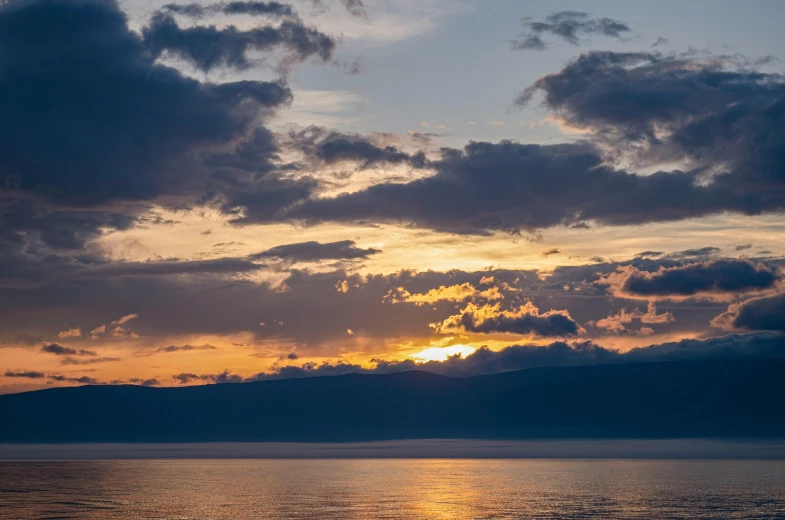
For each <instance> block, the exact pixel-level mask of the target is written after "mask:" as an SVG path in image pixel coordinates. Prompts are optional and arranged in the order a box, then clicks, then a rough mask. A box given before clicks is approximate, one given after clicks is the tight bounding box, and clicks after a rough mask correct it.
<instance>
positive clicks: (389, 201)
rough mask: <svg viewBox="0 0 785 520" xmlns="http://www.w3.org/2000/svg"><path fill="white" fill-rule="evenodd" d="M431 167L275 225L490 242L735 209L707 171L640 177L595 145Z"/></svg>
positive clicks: (459, 159)
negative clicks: (403, 228)
mask: <svg viewBox="0 0 785 520" xmlns="http://www.w3.org/2000/svg"><path fill="white" fill-rule="evenodd" d="M430 167H431V168H433V169H434V170H435V171H436V173H435V174H434V175H432V176H429V177H425V178H420V179H417V180H414V181H411V182H407V183H392V182H390V183H380V184H375V185H373V186H371V187H369V188H367V189H365V190H361V191H358V192H354V193H348V194H344V195H340V196H337V197H332V198H311V199H308V200H304V201H303V202H302V203H300V204H297V205H292V206H291V207H290V208H288V210H287V211H285V212H283V213H279V214H277V215H275V216H274V217H275V220H286V219H294V220H300V221H304V222H306V223H311V224H316V223H321V222H329V221H332V222H347V223H356V222H358V221H360V222H363V221H371V222H391V223H406V224H414V225H416V226H419V227H425V228H430V229H435V230H439V231H448V232H453V233H463V234H483V233H486V232H487V231H488V230H503V231H518V230H526V231H536V230H539V229H542V228H548V227H554V226H569V225H575V224H581V223H585V221H592V220H593V221H596V222H598V223H602V224H608V225H631V224H642V223H646V222H662V221H669V220H680V219H685V218H691V217H699V216H704V215H708V214H711V213H716V212H719V211H723V210H726V209H731V208H730V206H729V204H730V202H729V201H728V200H726V199H727V195H726V193H725V192H724V191H723V190H720V189H719V188H717V187H713V186H701V185H699V184H698V181H699V180H700V177H699V175H698V173H697V172H681V171H675V172H669V173H668V172H657V173H654V174H651V175H646V176H644V175H635V174H632V173H628V172H625V171H621V170H617V169H614V168H612V167H610V166H607V165H606V160H605V158H604V157H603V155H602V153H601V152H600V151H599V149H598V148H596V147H595V146H594V145H592V144H590V143H586V142H584V143H570V144H558V145H526V144H520V143H515V142H511V141H502V142H500V143H496V144H493V143H487V142H472V143H469V144H468V145H466V146H465V147H464V149H463V150H454V149H443V150H442V159H441V160H438V161H432V162H431V163H430ZM739 204H740V205H739V206H738V208H737V209H742V208H741V201H739Z"/></svg>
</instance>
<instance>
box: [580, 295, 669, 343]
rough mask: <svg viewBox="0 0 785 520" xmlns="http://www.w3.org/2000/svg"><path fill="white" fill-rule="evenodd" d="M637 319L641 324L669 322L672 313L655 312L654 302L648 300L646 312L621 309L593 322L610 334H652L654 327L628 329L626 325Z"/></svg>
mask: <svg viewBox="0 0 785 520" xmlns="http://www.w3.org/2000/svg"><path fill="white" fill-rule="evenodd" d="M634 321H638V322H640V323H641V324H646V325H652V324H661V323H671V322H673V321H674V318H673V314H671V313H670V312H664V313H662V314H657V307H656V305H655V304H654V302H649V306H648V308H647V309H646V312H641V311H639V310H638V309H634V310H632V311H627V309H621V310H620V311H619V312H618V313H617V314H611V315H609V316H607V317H605V318H603V319H601V320H597V321H596V322H594V323H593V325H594V326H595V327H597V328H598V329H603V330H605V331H607V332H609V333H611V334H619V335H625V334H626V335H633V336H648V335H650V334H654V329H652V328H651V327H643V326H641V327H639V328H638V329H630V328H629V327H628V325H630V324H631V323H633V322H634Z"/></svg>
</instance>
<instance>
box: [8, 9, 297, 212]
mask: <svg viewBox="0 0 785 520" xmlns="http://www.w3.org/2000/svg"><path fill="white" fill-rule="evenodd" d="M31 42H35V43H31ZM0 49H2V52H1V53H0V76H2V77H3V78H5V80H4V81H3V82H2V84H0V100H1V101H0V121H2V123H1V124H0V155H2V157H3V165H2V169H0V176H2V181H3V182H4V184H6V186H11V187H15V188H17V189H18V190H21V191H22V192H29V193H35V194H38V195H40V196H44V197H47V198H49V199H51V200H57V201H61V202H69V203H74V204H94V203H97V202H102V201H106V200H111V199H115V200H117V199H125V200H143V199H150V198H153V197H155V196H156V195H159V194H162V193H175V194H179V193H183V192H188V191H189V189H198V181H199V179H198V176H197V175H194V173H193V171H192V169H191V168H186V167H184V166H185V163H183V164H180V165H179V167H175V163H177V162H183V160H184V158H185V157H187V155H188V154H189V153H190V152H193V151H194V150H195V149H196V148H198V147H216V148H217V147H220V146H227V145H229V144H230V143H232V142H234V141H236V140H237V139H238V138H240V137H241V136H243V135H245V134H246V133H247V132H248V130H249V129H250V128H251V125H252V124H255V123H256V122H257V120H258V117H259V114H260V112H259V111H260V109H263V108H266V107H274V106H277V105H280V104H282V103H285V102H287V101H288V100H289V99H290V98H291V94H290V92H289V90H288V89H286V88H285V87H283V86H281V85H280V84H277V83H265V82H254V81H240V82H234V83H225V84H220V85H213V84H209V83H200V82H198V81H196V80H193V79H189V78H186V77H184V76H183V75H181V74H180V73H179V72H177V71H176V70H175V69H172V68H169V67H165V66H161V65H157V64H155V61H154V57H153V56H151V55H150V52H149V49H148V47H147V46H146V45H145V43H144V42H143V41H142V40H141V39H140V38H139V36H138V35H137V34H136V33H134V32H132V31H130V30H129V29H128V27H127V24H126V17H125V15H124V14H123V13H122V11H120V9H119V8H118V7H117V5H116V4H115V3H114V2H112V1H98V0H88V1H84V2H76V1H69V0H51V1H40V0H32V1H14V2H8V3H5V4H3V5H2V6H1V7H0ZM191 166H193V165H191Z"/></svg>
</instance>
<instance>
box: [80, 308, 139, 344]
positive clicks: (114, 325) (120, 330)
mask: <svg viewBox="0 0 785 520" xmlns="http://www.w3.org/2000/svg"><path fill="white" fill-rule="evenodd" d="M138 317H139V315H138V314H126V315H125V316H123V317H121V318H118V319H116V320H114V321H111V322H109V323H108V324H105V325H99V326H98V327H96V328H94V329H93V330H91V331H90V339H99V338H123V337H129V338H137V337H139V336H138V335H137V334H136V333H135V332H132V331H131V330H129V327H128V325H127V324H128V322H129V321H131V320H135V319H137V318H138Z"/></svg>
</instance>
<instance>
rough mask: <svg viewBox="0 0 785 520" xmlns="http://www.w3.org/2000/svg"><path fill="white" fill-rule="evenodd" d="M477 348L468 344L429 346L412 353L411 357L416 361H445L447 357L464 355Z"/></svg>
mask: <svg viewBox="0 0 785 520" xmlns="http://www.w3.org/2000/svg"><path fill="white" fill-rule="evenodd" d="M475 350H477V349H476V348H474V347H470V346H468V345H452V346H450V347H431V348H427V349H425V350H423V351H420V352H417V353H416V354H412V357H413V358H414V359H416V360H417V361H422V362H426V361H445V360H446V359H447V358H449V357H451V356H454V355H456V354H458V355H460V356H461V357H466V356H468V355H469V354H471V353H472V352H474V351H475Z"/></svg>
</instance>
